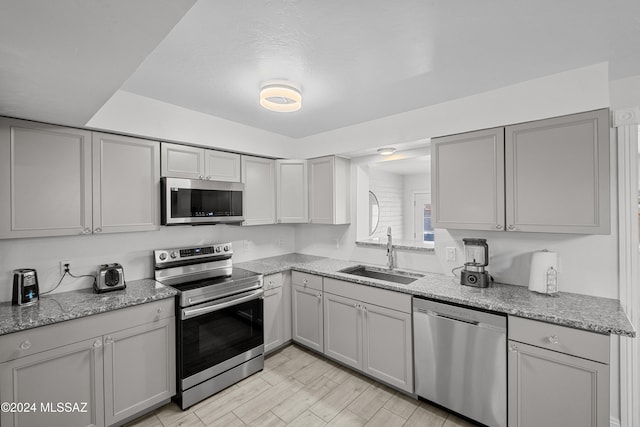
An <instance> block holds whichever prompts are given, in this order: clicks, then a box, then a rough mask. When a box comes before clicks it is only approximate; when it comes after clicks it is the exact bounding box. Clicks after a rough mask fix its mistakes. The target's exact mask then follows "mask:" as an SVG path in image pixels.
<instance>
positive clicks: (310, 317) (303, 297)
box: [291, 271, 324, 353]
mask: <svg viewBox="0 0 640 427" xmlns="http://www.w3.org/2000/svg"><path fill="white" fill-rule="evenodd" d="M291 280H292V288H291V291H292V294H291V299H292V306H293V328H292V329H293V330H292V333H293V340H294V341H295V342H297V343H299V344H302V345H304V346H305V347H308V348H310V349H312V350H315V351H318V352H321V353H322V352H323V350H324V343H323V335H324V331H323V321H322V318H323V309H322V293H323V292H322V277H320V276H316V275H313V274H307V273H301V272H298V271H294V272H293V273H292V279H291Z"/></svg>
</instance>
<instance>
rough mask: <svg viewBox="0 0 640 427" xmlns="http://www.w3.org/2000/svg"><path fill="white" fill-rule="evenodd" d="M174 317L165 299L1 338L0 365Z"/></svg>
mask: <svg viewBox="0 0 640 427" xmlns="http://www.w3.org/2000/svg"><path fill="white" fill-rule="evenodd" d="M173 316H175V313H174V299H173V298H167V299H163V300H160V301H153V302H149V303H146V304H140V305H136V306H133V307H127V308H123V309H119V310H113V311H109V312H107V313H101V314H96V315H93V316H87V317H82V318H79V319H73V320H70V321H67V322H60V323H55V324H53V325H46V326H40V327H38V328H33V329H28V330H26V331H21V332H15V333H12V334H7V335H2V336H0V363H1V362H6V361H8V360H13V359H17V358H20V357H24V356H28V355H31V354H36V353H40V352H42V351H45V350H49V349H52V348H56V347H61V346H64V345H68V344H72V343H75V342H78V341H82V340H86V339H89V338H93V337H99V336H102V335H104V334H109V333H112V332H114V331H119V330H122V329H127V328H131V327H134V326H138V325H142V324H144V323H151V322H154V321H158V320H160V319H165V318H168V317H173Z"/></svg>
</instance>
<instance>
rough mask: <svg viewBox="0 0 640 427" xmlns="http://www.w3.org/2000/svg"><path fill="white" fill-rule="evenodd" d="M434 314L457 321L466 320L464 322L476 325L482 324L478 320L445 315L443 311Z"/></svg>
mask: <svg viewBox="0 0 640 427" xmlns="http://www.w3.org/2000/svg"><path fill="white" fill-rule="evenodd" d="M432 316H436V317H443V318H445V319H449V320H453V321H455V322H464V323H467V324H469V325H474V326H478V325H479V324H480V322H478V321H476V320H467V319H462V318H460V317H455V316H449V315H445V314H442V313H433V314H432Z"/></svg>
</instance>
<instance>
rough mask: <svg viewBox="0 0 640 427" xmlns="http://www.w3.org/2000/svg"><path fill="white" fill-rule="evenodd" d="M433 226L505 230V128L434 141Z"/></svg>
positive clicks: (432, 153) (432, 164)
mask: <svg viewBox="0 0 640 427" xmlns="http://www.w3.org/2000/svg"><path fill="white" fill-rule="evenodd" d="M431 171H432V172H431V173H432V178H431V181H432V182H431V186H432V187H431V197H432V202H433V226H434V227H437V228H460V229H464V230H502V229H504V128H495V129H488V130H481V131H477V132H469V133H464V134H461V135H452V136H445V137H442V138H434V139H433V141H432V146H431Z"/></svg>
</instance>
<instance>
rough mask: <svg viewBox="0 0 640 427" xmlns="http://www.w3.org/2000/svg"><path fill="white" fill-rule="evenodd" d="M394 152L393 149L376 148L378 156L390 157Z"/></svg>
mask: <svg viewBox="0 0 640 427" xmlns="http://www.w3.org/2000/svg"><path fill="white" fill-rule="evenodd" d="M395 152H396V149H395V148H393V147H384V148H378V154H380V155H382V156H390V155H392V154H393V153H395Z"/></svg>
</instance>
